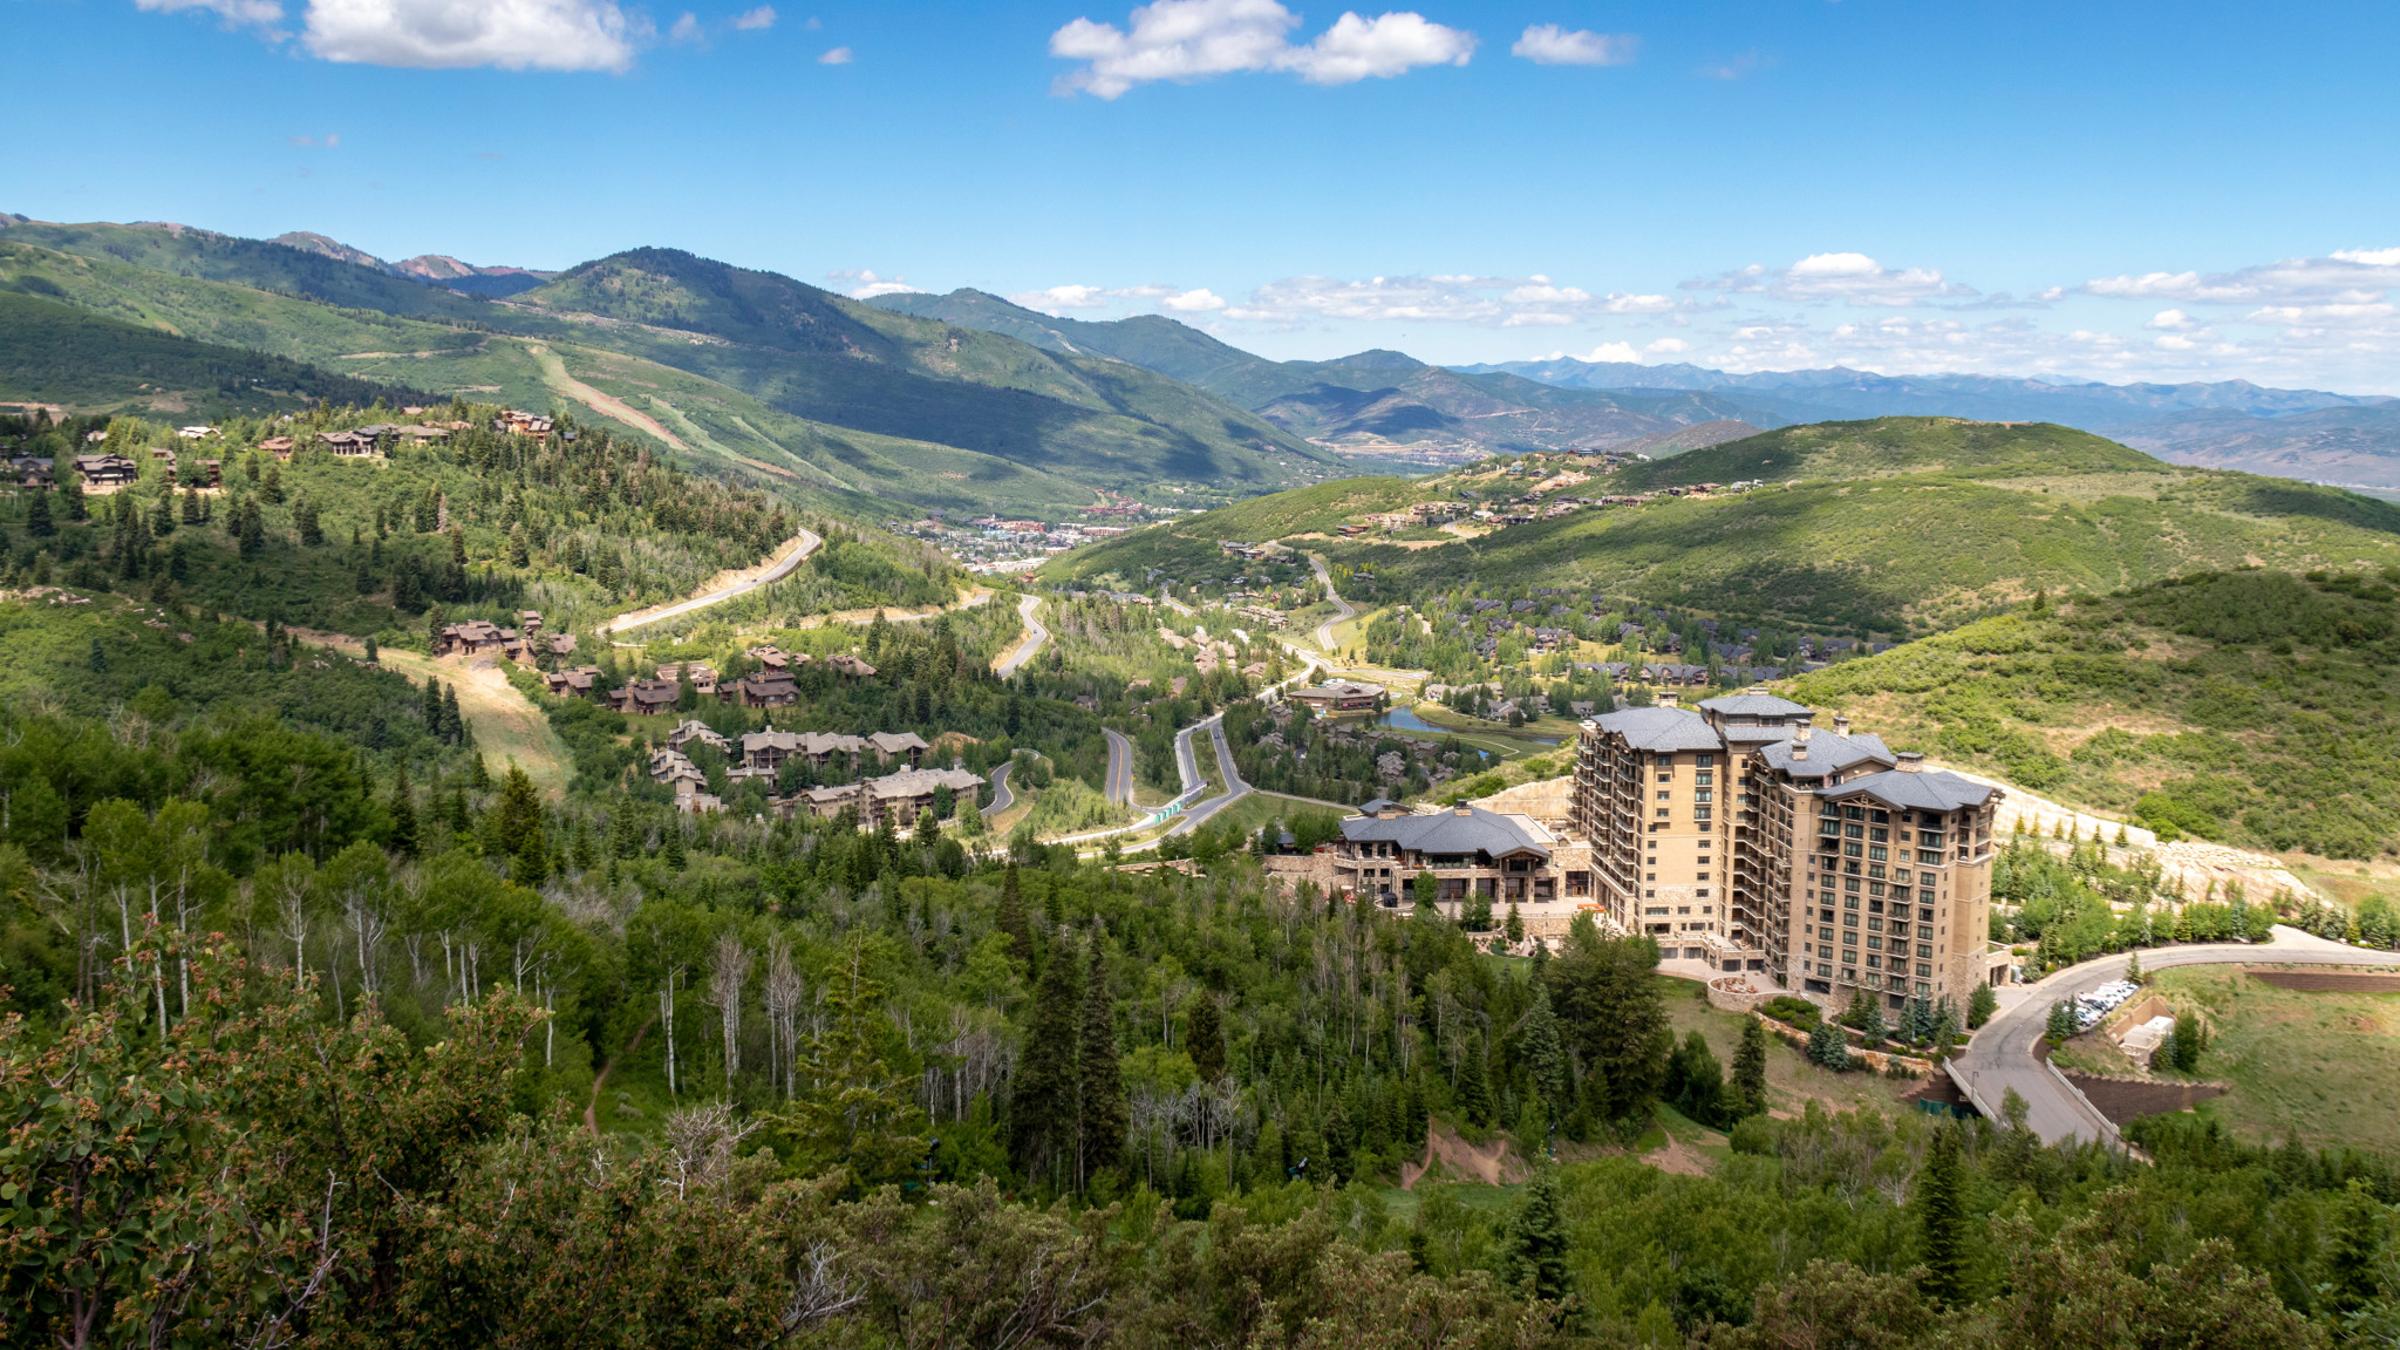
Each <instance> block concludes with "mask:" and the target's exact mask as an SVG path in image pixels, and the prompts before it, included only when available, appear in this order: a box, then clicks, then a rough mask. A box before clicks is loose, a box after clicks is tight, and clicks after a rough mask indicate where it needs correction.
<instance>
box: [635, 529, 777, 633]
mask: <svg viewBox="0 0 2400 1350" xmlns="http://www.w3.org/2000/svg"><path fill="white" fill-rule="evenodd" d="M824 544H825V541H824V540H823V539H820V538H818V537H817V535H816V532H815V531H813V530H802V531H801V532H800V533H799V534H798V535H795V536H794V537H793V539H792V542H791V543H790V544H788V545H786V546H785V547H784V551H783V553H782V555H781V556H779V557H777V558H776V559H775V560H774V561H773V562H771V563H769V564H768V565H767V567H766V569H765V570H764V571H762V572H760V573H758V574H757V575H756V576H752V577H749V578H747V579H746V580H742V581H737V582H735V583H733V584H732V585H730V586H724V587H720V588H719V589H717V590H713V591H708V592H705V593H703V594H700V595H695V596H693V597H692V598H691V599H689V600H679V601H677V602H676V603H674V604H672V605H662V606H656V607H653V608H650V609H637V610H635V611H633V612H632V613H630V614H620V615H618V616H617V617H615V618H613V619H610V620H609V621H608V622H607V623H604V624H602V625H600V631H601V632H603V633H622V632H626V631H628V630H630V629H635V628H646V627H648V626H649V625H651V624H654V623H658V622H661V621H663V620H666V619H674V618H680V617H682V616H683V615H686V614H690V613H692V612H693V611H695V610H702V609H706V608H708V607H709V606H710V605H717V604H723V603H724V602H725V601H727V600H731V599H732V598H733V597H735V596H737V595H748V594H749V593H750V592H752V591H755V590H757V589H758V588H759V587H761V586H764V585H766V584H767V583H768V582H770V581H781V580H783V579H784V578H785V577H788V576H790V575H791V574H792V573H793V572H794V571H795V570H797V569H798V568H799V566H800V564H802V563H804V562H806V561H808V555H809V554H811V553H814V552H816V551H817V550H818V549H819V548H822V547H823V546H824Z"/></svg>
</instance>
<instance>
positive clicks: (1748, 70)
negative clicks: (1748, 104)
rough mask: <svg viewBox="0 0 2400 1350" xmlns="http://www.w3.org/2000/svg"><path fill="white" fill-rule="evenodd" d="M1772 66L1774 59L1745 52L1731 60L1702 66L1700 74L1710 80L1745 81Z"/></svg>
mask: <svg viewBox="0 0 2400 1350" xmlns="http://www.w3.org/2000/svg"><path fill="white" fill-rule="evenodd" d="M1773 64H1775V61H1774V58H1772V57H1768V56H1762V55H1760V54H1759V53H1758V52H1755V51H1747V52H1743V53H1741V54H1740V55H1738V56H1735V57H1733V58H1732V59H1731V60H1726V61H1718V62H1715V63H1713V64H1710V65H1705V66H1702V67H1701V68H1700V73H1701V74H1703V75H1706V76H1707V77H1708V78H1710V79H1712V80H1745V79H1748V78H1749V77H1751V76H1752V75H1755V74H1757V73H1758V72H1760V71H1762V70H1765V69H1766V68H1767V67H1769V66H1771V65H1773Z"/></svg>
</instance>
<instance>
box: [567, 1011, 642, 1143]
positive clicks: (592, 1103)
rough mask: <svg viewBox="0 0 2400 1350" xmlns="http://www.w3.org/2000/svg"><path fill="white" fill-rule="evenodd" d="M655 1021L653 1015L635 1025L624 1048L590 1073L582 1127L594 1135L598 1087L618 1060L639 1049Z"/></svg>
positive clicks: (605, 1082) (597, 1127)
mask: <svg viewBox="0 0 2400 1350" xmlns="http://www.w3.org/2000/svg"><path fill="white" fill-rule="evenodd" d="M657 1022H658V1019H657V1018H655V1017H653V1018H651V1019H650V1020H649V1021H647V1022H644V1023H642V1024H641V1025H640V1026H638V1027H635V1028H634V1029H633V1039H632V1040H630V1041H627V1042H625V1048H624V1050H622V1051H620V1052H619V1053H617V1054H614V1055H611V1056H609V1057H608V1059H606V1060H605V1061H603V1062H602V1063H601V1065H600V1072H598V1073H596V1074H593V1075H592V1096H591V1100H589V1101H587V1102H585V1103H584V1104H583V1128H585V1129H587V1130H589V1131H591V1132H592V1134H593V1135H594V1136H595V1137H597V1136H598V1135H599V1133H600V1089H601V1088H603V1087H606V1086H607V1085H608V1071H609V1070H611V1069H613V1068H615V1067H617V1061H618V1060H620V1059H623V1058H625V1056H627V1055H630V1054H632V1053H633V1052H634V1051H636V1050H639V1049H641V1048H642V1037H644V1036H647V1035H649V1034H650V1028H651V1027H652V1026H653V1025H655V1024H656V1023H657Z"/></svg>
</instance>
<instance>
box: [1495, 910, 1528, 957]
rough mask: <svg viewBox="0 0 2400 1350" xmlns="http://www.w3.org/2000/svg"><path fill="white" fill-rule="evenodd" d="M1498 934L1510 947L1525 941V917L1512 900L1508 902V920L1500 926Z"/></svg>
mask: <svg viewBox="0 0 2400 1350" xmlns="http://www.w3.org/2000/svg"><path fill="white" fill-rule="evenodd" d="M1500 932H1501V934H1502V936H1504V937H1506V938H1507V939H1508V945H1509V946H1511V947H1514V946H1516V945H1517V944H1518V943H1520V942H1523V941H1524V940H1525V915H1524V914H1523V913H1522V912H1521V911H1519V910H1518V909H1517V902H1516V901H1514V900H1511V901H1509V902H1508V919H1507V921H1506V922H1505V923H1504V924H1502V925H1501V928H1500Z"/></svg>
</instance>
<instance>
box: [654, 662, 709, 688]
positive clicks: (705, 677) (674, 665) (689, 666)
mask: <svg viewBox="0 0 2400 1350" xmlns="http://www.w3.org/2000/svg"><path fill="white" fill-rule="evenodd" d="M658 678H660V679H662V680H673V681H676V682H677V683H681V682H682V681H684V680H686V679H689V680H690V681H691V683H692V692H693V693H696V694H705V695H708V696H710V697H714V696H715V695H716V692H717V668H716V667H715V666H712V665H709V664H708V663H707V662H705V661H670V662H668V663H667V664H665V665H663V666H660V667H659V668H658Z"/></svg>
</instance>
